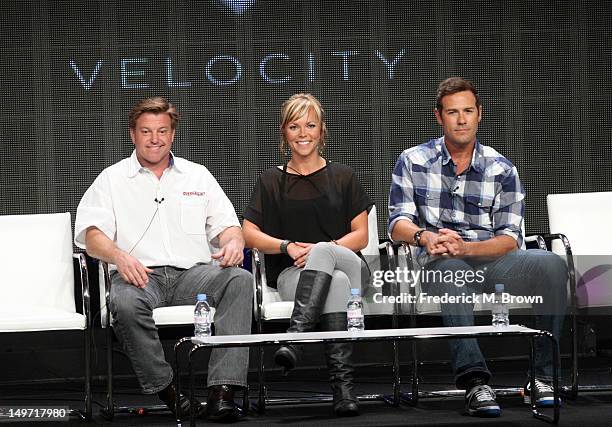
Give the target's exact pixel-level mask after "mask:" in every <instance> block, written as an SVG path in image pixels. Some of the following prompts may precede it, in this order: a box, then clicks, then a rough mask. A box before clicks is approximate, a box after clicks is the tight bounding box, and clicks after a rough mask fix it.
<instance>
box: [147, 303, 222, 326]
mask: <svg viewBox="0 0 612 427" xmlns="http://www.w3.org/2000/svg"><path fill="white" fill-rule="evenodd" d="M194 310H195V305H174V306H171V307H159V308H156V309H154V310H153V320H154V321H155V325H157V326H171V325H193V312H194ZM210 315H211V319H210V320H211V321H213V322H214V317H215V309H214V307H211V308H210Z"/></svg>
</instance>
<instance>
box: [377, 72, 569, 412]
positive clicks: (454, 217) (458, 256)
mask: <svg viewBox="0 0 612 427" xmlns="http://www.w3.org/2000/svg"><path fill="white" fill-rule="evenodd" d="M435 116H436V119H437V121H438V123H439V124H440V126H441V127H442V130H443V132H444V136H442V137H440V138H438V139H433V140H431V141H429V142H427V143H425V144H422V145H419V146H416V147H412V148H409V149H407V150H405V151H404V152H403V153H402V154H401V155H400V157H399V158H398V160H397V163H396V164H395V169H394V171H393V177H392V183H391V190H390V195H389V227H388V230H389V235H390V236H391V238H392V239H393V240H394V241H405V242H408V243H410V244H412V245H415V246H417V247H418V248H419V249H418V251H419V252H418V253H419V255H418V257H417V259H418V261H419V264H420V265H421V266H423V273H438V274H422V275H421V279H422V280H421V283H422V286H423V287H424V289H426V290H427V292H429V293H431V294H436V295H439V296H440V295H448V296H454V297H460V298H458V299H455V301H457V300H459V301H460V302H458V303H457V302H455V303H442V304H441V309H442V318H443V322H444V325H445V326H471V325H473V324H474V313H473V310H474V304H473V302H470V301H469V300H467V299H465V296H466V295H477V294H478V295H480V294H482V293H483V292H492V291H493V290H494V287H495V284H497V283H503V284H504V285H505V292H508V293H509V294H513V295H534V296H541V297H542V302H541V303H540V304H534V306H533V308H534V312H535V315H536V318H535V320H536V327H537V328H539V329H544V330H548V331H550V332H552V333H553V334H554V336H555V337H556V338H557V340H558V339H559V338H560V335H561V329H562V325H563V317H564V313H565V310H566V305H567V290H566V283H567V268H566V265H565V262H564V261H563V260H562V259H561V258H560V257H558V256H557V255H555V254H553V253H551V252H547V251H543V250H529V251H526V250H524V247H525V245H524V242H523V234H522V226H523V214H524V209H525V201H524V199H525V193H524V191H523V187H522V186H521V183H520V180H519V177H518V172H517V170H516V168H515V167H514V165H513V164H512V163H511V162H510V161H509V160H508V159H506V158H505V157H503V156H502V155H501V154H499V153H498V152H497V151H496V150H494V149H493V148H491V147H487V146H484V145H482V144H480V142H479V141H478V140H477V139H476V132H477V130H478V124H479V122H480V119H481V117H482V106H481V104H480V99H479V97H478V91H477V90H476V88H475V86H474V84H473V83H472V82H470V81H469V80H466V79H463V78H459V77H451V78H449V79H446V80H444V81H443V82H442V83H440V85H439V87H438V94H437V99H436V109H435ZM449 277H451V278H455V279H454V280H448V278H449ZM423 278H425V279H426V280H423ZM459 278H461V280H459ZM469 278H471V279H472V280H470V279H469ZM462 298H463V299H462ZM449 342H450V348H451V359H452V367H453V371H454V373H455V383H456V385H457V388H460V389H465V390H466V395H465V401H466V410H467V412H468V413H469V414H470V415H476V416H488V417H496V416H499V415H500V414H501V411H500V408H499V405H498V404H497V402H496V401H495V392H494V391H493V390H492V389H491V388H490V387H489V386H488V385H487V383H488V381H489V379H490V377H491V373H490V372H489V370H488V369H487V365H486V363H485V360H484V357H483V356H482V353H481V351H480V348H479V346H478V343H477V341H476V339H457V340H450V341H449ZM552 354H553V352H552V348H551V347H550V345H549V343H548V342H547V341H544V340H540V339H539V338H538V339H536V359H535V369H536V376H537V379H536V381H535V384H533V385H531V384H529V382H527V383H526V385H525V401H526V402H530V399H531V398H533V399H535V401H536V404H537V405H538V406H552V405H553V404H554V398H553V389H552V386H551V380H552Z"/></svg>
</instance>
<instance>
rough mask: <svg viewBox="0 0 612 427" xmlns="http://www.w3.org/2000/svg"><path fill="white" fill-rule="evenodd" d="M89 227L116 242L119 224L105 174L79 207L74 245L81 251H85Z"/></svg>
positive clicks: (89, 190) (97, 180)
mask: <svg viewBox="0 0 612 427" xmlns="http://www.w3.org/2000/svg"><path fill="white" fill-rule="evenodd" d="M89 227H96V228H97V229H99V230H100V231H102V232H103V233H104V234H105V235H106V236H107V237H108V238H109V239H111V240H113V241H114V240H115V234H116V231H117V224H116V221H115V214H114V210H113V203H112V196H111V191H110V184H109V180H108V176H107V174H106V173H105V172H102V173H101V174H100V175H98V177H97V178H96V180H95V181H94V182H93V184H92V185H91V187H89V188H88V189H87V191H86V192H85V194H84V195H83V198H82V199H81V201H80V203H79V206H78V207H77V213H76V219H75V223H74V244H75V245H76V246H77V247H79V248H81V249H85V234H86V233H87V229H88V228H89Z"/></svg>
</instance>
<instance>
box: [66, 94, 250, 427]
mask: <svg viewBox="0 0 612 427" xmlns="http://www.w3.org/2000/svg"><path fill="white" fill-rule="evenodd" d="M178 121H179V114H178V112H177V110H176V108H175V107H174V106H173V105H172V104H170V103H169V102H168V101H166V100H165V99H164V98H161V97H154V98H148V99H144V100H142V101H139V102H138V103H137V104H136V105H135V106H134V107H133V108H132V111H131V112H130V113H129V127H130V137H131V139H132V142H133V143H134V146H135V150H134V152H133V153H132V155H131V156H130V157H129V158H127V159H123V160H121V161H120V162H118V163H116V164H114V165H112V166H110V167H108V168H106V169H105V170H104V171H102V173H101V174H100V175H99V176H98V177H97V178H96V180H95V181H94V183H93V184H92V185H91V187H89V189H88V190H87V191H86V192H85V194H84V196H83V198H82V200H81V202H80V203H79V207H78V209H77V216H76V223H75V244H76V245H77V246H79V247H81V248H85V249H86V250H87V253H88V254H90V255H91V256H93V257H96V258H99V259H101V260H104V261H106V262H108V263H109V264H110V268H111V270H112V273H111V280H112V286H111V302H110V310H111V312H112V314H113V328H114V330H115V332H116V334H117V338H118V339H119V341H120V342H121V344H122V346H123V348H124V350H125V352H126V354H127V355H128V357H129V358H130V361H131V362H132V367H133V368H134V371H135V372H136V376H137V377H138V380H139V382H140V385H141V387H142V389H143V392H144V393H146V394H153V393H158V395H159V397H160V398H161V399H162V400H163V401H164V402H165V403H166V404H167V405H168V407H169V408H170V410H171V411H172V412H176V411H175V405H174V399H175V396H176V393H177V391H176V390H175V389H174V386H173V384H172V376H173V374H172V368H171V366H170V365H169V364H168V362H166V359H165V357H164V351H163V348H162V345H161V343H160V340H159V336H158V334H157V328H156V327H155V322H154V321H153V317H152V313H153V309H154V308H156V307H161V306H167V305H182V304H185V305H186V304H193V303H194V302H195V299H196V295H197V294H198V293H205V294H207V296H208V301H209V302H210V303H211V305H212V306H214V307H215V308H216V313H215V319H214V321H215V332H216V334H217V335H234V334H249V333H250V331H251V315H252V312H251V309H252V304H253V291H252V284H251V283H252V282H251V275H250V274H249V273H248V272H247V271H245V270H243V269H242V268H239V267H236V266H237V265H239V264H240V263H241V262H242V260H243V252H242V251H243V248H244V239H243V237H242V230H241V228H240V223H239V222H238V218H237V217H236V213H235V211H234V207H233V206H232V203H231V202H230V201H229V199H228V198H227V196H226V195H225V193H224V192H223V190H222V189H221V187H220V186H219V184H218V183H217V181H216V180H215V179H214V178H213V176H212V175H211V174H210V172H209V171H208V170H207V169H206V168H205V167H204V166H201V165H199V164H196V163H192V162H190V161H188V160H185V159H182V158H179V157H176V156H174V155H173V154H172V152H171V151H170V149H171V147H172V142H173V140H174V134H175V131H176V127H177V125H178ZM248 361H249V353H248V348H233V349H215V350H213V351H212V353H211V357H210V361H209V365H208V387H209V395H208V405H207V412H208V417H209V418H210V419H213V420H217V421H234V420H236V418H237V417H238V411H237V408H236V406H235V404H234V399H233V392H234V389H235V388H237V387H245V386H246V385H247V382H246V379H247V371H248ZM179 397H180V404H181V408H182V410H184V411H186V410H188V409H189V400H188V399H187V398H185V397H184V396H183V395H180V396H179Z"/></svg>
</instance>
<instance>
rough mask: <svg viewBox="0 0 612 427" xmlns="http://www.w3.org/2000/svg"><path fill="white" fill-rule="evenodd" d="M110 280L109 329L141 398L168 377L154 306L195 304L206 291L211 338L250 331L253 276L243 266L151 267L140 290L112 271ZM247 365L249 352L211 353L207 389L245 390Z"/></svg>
mask: <svg viewBox="0 0 612 427" xmlns="http://www.w3.org/2000/svg"><path fill="white" fill-rule="evenodd" d="M111 280H112V287H111V294H110V310H111V312H112V314H113V329H114V330H115V333H116V335H117V338H118V339H119V342H120V343H121V345H122V346H123V349H124V351H125V353H126V354H127V356H128V357H129V359H130V361H131V362H132V367H133V368H134V371H135V373H136V377H137V378H138V381H139V382H140V386H141V387H142V390H143V392H144V393H146V394H152V393H156V392H158V391H161V390H163V389H164V388H166V387H167V386H168V384H170V382H171V381H172V376H173V371H172V367H171V366H170V364H169V363H168V362H167V361H166V358H165V356H164V350H163V347H162V344H161V342H160V340H159V335H158V334H157V327H156V326H155V322H154V321H153V309H154V308H157V307H165V306H171V305H189V304H194V303H195V299H196V295H197V294H199V293H205V294H206V295H207V296H208V302H209V304H210V305H211V306H213V307H215V309H216V312H215V317H214V329H215V334H216V335H238V334H240V335H242V334H250V333H251V317H252V307H253V285H252V276H251V274H250V273H249V272H247V271H246V270H243V269H242V268H237V267H231V268H221V267H218V266H212V265H204V264H197V265H195V266H193V267H191V268H190V269H188V270H183V269H178V268H174V267H153V272H152V273H150V274H149V283H148V285H147V286H146V287H145V288H143V289H139V288H137V287H135V286H133V285H131V284H128V283H126V282H125V281H124V280H123V279H122V278H121V275H120V274H119V273H117V272H116V271H115V272H113V274H112V275H111ZM248 366H249V349H248V348H222V349H214V350H212V352H211V355H210V361H209V363H208V386H212V385H218V384H231V385H237V386H246V385H247V373H248Z"/></svg>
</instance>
